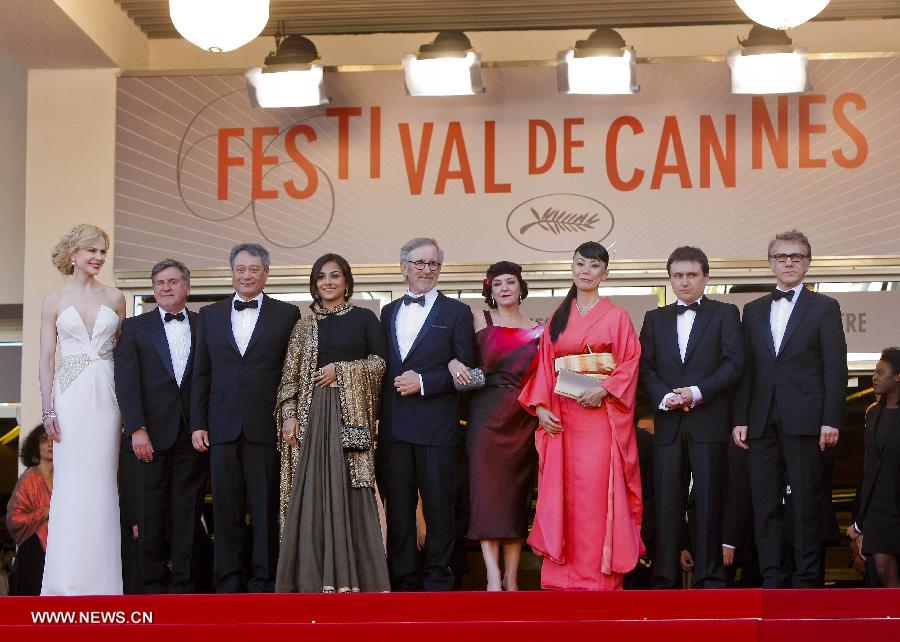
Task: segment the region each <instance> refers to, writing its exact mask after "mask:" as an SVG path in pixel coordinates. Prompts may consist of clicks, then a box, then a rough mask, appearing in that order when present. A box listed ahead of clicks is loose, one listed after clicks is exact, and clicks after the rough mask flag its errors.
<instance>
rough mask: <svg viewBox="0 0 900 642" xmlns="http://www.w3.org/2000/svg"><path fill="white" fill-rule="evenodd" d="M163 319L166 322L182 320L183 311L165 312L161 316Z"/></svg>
mask: <svg viewBox="0 0 900 642" xmlns="http://www.w3.org/2000/svg"><path fill="white" fill-rule="evenodd" d="M163 320H164V321H165V322H166V323H168V322H169V321H184V312H179V313H178V314H172V313H171V312H166V316H164V317H163Z"/></svg>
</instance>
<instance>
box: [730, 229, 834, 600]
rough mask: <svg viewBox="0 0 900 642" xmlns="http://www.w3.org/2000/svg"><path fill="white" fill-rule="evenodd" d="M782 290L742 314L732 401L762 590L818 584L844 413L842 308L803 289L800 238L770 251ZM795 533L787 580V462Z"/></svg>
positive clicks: (783, 237)
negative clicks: (825, 511)
mask: <svg viewBox="0 0 900 642" xmlns="http://www.w3.org/2000/svg"><path fill="white" fill-rule="evenodd" d="M768 256H769V265H770V266H771V268H772V272H773V273H774V275H775V279H776V282H777V283H776V287H775V288H774V289H773V290H772V292H771V293H770V294H767V295H766V296H763V297H761V298H759V299H756V300H755V301H752V302H750V303H748V304H747V305H746V306H745V307H744V317H743V327H744V345H745V366H744V372H743V374H742V376H741V378H740V380H739V382H738V386H737V390H736V393H735V400H734V412H733V414H734V424H735V425H734V429H733V430H732V437H733V438H734V441H735V443H736V444H737V445H738V446H740V447H741V448H744V449H749V451H750V452H749V456H750V490H751V495H752V497H753V511H754V519H755V527H756V541H757V549H758V553H759V564H760V575H761V576H762V580H763V588H781V587H784V586H786V585H788V582H789V583H790V586H792V587H794V588H813V587H816V586H818V585H819V584H820V582H821V577H820V572H819V568H820V564H821V556H822V550H821V531H822V529H821V524H820V522H821V510H820V507H819V503H818V501H819V500H818V498H819V497H821V496H822V493H826V492H830V489H826V488H824V487H823V485H824V481H823V472H822V453H823V452H824V451H825V450H826V449H827V448H832V447H834V446H835V445H836V444H837V443H838V437H839V434H840V433H839V430H840V427H841V425H842V424H843V421H844V418H845V414H846V401H845V395H846V391H847V343H846V340H845V338H844V332H843V326H842V323H841V310H840V306H839V305H838V302H837V301H835V300H834V299H832V298H830V297H827V296H825V295H823V294H818V293H816V292H812V291H810V290H807V289H806V288H805V287H804V285H803V277H804V276H805V275H806V272H807V271H808V270H809V264H810V260H811V258H812V249H811V247H810V243H809V240H808V239H807V238H806V236H805V235H804V234H803V233H801V232H798V231H796V230H792V231H790V232H784V233H782V234H778V235H776V236H775V238H774V239H773V240H772V241H771V242H770V243H769V248H768ZM782 461H783V462H784V463H783V465H784V467H785V470H786V472H787V482H788V485H789V487H790V491H789V492H790V494H791V503H792V508H793V511H792V520H793V528H794V562H795V565H794V568H795V570H794V573H793V576H792V577H791V578H788V577H787V574H786V573H785V563H784V559H783V546H784V530H785V529H784V516H783V514H784V511H783V506H782V504H783V492H784V488H783V484H782V475H781V473H780V467H781V465H782V464H781V462H782Z"/></svg>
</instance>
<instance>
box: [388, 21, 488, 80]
mask: <svg viewBox="0 0 900 642" xmlns="http://www.w3.org/2000/svg"><path fill="white" fill-rule="evenodd" d="M403 80H404V82H405V84H406V93H407V94H409V95H410V96H468V95H472V94H483V93H484V83H482V81H481V54H479V53H477V52H476V51H475V50H474V49H473V48H472V43H471V42H469V39H468V38H467V37H466V34H464V33H463V32H462V31H442V32H440V33H439V34H438V35H437V37H436V38H435V39H434V41H433V42H430V43H428V44H424V45H422V46H421V47H419V53H418V54H411V53H410V54H405V55H404V56H403Z"/></svg>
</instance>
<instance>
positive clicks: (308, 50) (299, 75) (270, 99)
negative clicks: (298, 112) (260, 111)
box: [244, 34, 330, 108]
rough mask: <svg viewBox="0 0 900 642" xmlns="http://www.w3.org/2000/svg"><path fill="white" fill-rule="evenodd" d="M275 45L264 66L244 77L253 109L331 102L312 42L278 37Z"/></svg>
mask: <svg viewBox="0 0 900 642" xmlns="http://www.w3.org/2000/svg"><path fill="white" fill-rule="evenodd" d="M275 43H276V46H275V51H273V52H271V53H270V54H269V55H268V56H266V62H265V66H264V67H251V68H250V69H248V70H247V72H246V73H245V74H244V78H245V79H246V81H247V94H248V95H249V96H250V103H251V104H252V105H253V106H254V107H263V108H282V107H312V106H314V105H324V104H326V103H328V102H330V99H329V98H328V97H326V96H325V94H324V92H323V87H322V79H323V76H324V74H323V69H322V64H321V63H320V62H319V52H318V51H317V50H316V46H315V45H314V44H313V42H312V41H311V40H309V39H308V38H304V37H303V36H297V35H294V36H283V35H280V34H279V35H278V36H276V37H275Z"/></svg>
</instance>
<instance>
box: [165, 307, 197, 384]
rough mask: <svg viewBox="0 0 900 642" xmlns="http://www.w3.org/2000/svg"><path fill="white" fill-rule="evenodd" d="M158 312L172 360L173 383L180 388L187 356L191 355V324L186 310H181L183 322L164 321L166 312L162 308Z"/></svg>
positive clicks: (175, 320)
mask: <svg viewBox="0 0 900 642" xmlns="http://www.w3.org/2000/svg"><path fill="white" fill-rule="evenodd" d="M157 310H159V316H160V317H161V318H162V320H163V327H164V328H165V330H166V341H167V342H168V344H169V357H170V358H171V359H172V370H174V371H175V381H176V382H177V383H178V387H179V388H180V387H181V380H182V379H184V369H185V368H186V367H187V362H188V356H190V354H191V323H190V321H189V320H188V312H187V308H185V309H183V310H181V314H183V315H184V321H179V320H178V319H172V320H171V321H168V322H167V321H166V311H165V310H163V309H162V308H157Z"/></svg>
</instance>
